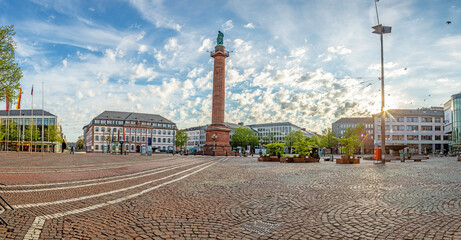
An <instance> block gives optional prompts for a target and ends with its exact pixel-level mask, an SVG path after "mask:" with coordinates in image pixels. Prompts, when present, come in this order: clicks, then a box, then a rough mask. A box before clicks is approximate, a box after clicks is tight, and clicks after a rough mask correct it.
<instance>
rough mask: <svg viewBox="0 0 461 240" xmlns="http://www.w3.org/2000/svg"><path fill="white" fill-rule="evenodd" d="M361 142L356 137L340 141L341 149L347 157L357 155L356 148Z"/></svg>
mask: <svg viewBox="0 0 461 240" xmlns="http://www.w3.org/2000/svg"><path fill="white" fill-rule="evenodd" d="M359 143H360V142H359V141H358V139H357V138H355V137H354V136H349V137H344V138H340V139H339V144H341V145H342V146H341V147H340V148H339V149H340V150H341V152H343V153H344V154H345V155H347V156H352V155H354V153H355V148H356V147H357V146H358V145H359Z"/></svg>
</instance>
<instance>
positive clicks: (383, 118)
mask: <svg viewBox="0 0 461 240" xmlns="http://www.w3.org/2000/svg"><path fill="white" fill-rule="evenodd" d="M380 39H381V163H382V164H385V163H386V160H385V159H384V155H385V152H386V122H385V121H386V116H385V113H384V52H383V31H381V34H380Z"/></svg>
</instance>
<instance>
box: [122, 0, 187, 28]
mask: <svg viewBox="0 0 461 240" xmlns="http://www.w3.org/2000/svg"><path fill="white" fill-rule="evenodd" d="M130 3H131V4H132V5H133V6H134V7H135V8H136V9H137V10H138V11H139V12H140V13H141V15H142V16H143V18H144V19H146V20H147V21H150V22H151V23H153V24H155V26H157V27H160V28H169V29H174V30H176V31H178V32H179V31H181V25H179V24H178V23H176V22H175V21H174V20H173V19H172V18H170V17H171V16H173V14H171V13H170V12H169V11H168V9H167V8H165V7H164V6H163V4H162V1H160V0H154V1H147V0H131V1H130Z"/></svg>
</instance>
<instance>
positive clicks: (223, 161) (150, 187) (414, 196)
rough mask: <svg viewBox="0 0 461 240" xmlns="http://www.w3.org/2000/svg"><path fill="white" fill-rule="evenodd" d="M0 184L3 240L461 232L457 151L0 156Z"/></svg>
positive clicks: (442, 235)
mask: <svg viewBox="0 0 461 240" xmlns="http://www.w3.org/2000/svg"><path fill="white" fill-rule="evenodd" d="M0 183H2V184H0V195H2V196H3V197H4V198H6V200H7V201H9V202H10V204H12V205H13V208H14V210H11V209H8V208H7V210H6V211H4V212H2V213H1V214H0V216H1V217H2V218H4V219H5V220H6V221H7V222H8V223H9V225H8V226H4V225H0V239H209V238H217V239H461V162H456V160H455V159H454V158H432V159H429V160H423V162H404V163H401V162H390V163H387V164H386V165H384V166H383V165H376V164H373V161H362V162H361V164H358V165H339V164H335V163H332V162H324V161H321V162H320V163H305V164H281V163H275V162H257V161H256V158H239V157H229V158H227V157H206V156H205V157H202V156H171V155H170V156H167V155H157V156H152V157H147V156H134V155H128V156H113V155H97V154H94V155H93V154H75V155H59V154H52V155H45V156H42V155H40V154H32V155H30V154H27V155H25V154H19V155H18V154H17V153H9V154H6V153H0ZM0 212H1V211H0Z"/></svg>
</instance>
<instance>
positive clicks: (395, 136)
mask: <svg viewBox="0 0 461 240" xmlns="http://www.w3.org/2000/svg"><path fill="white" fill-rule="evenodd" d="M392 140H395V141H403V135H392Z"/></svg>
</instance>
